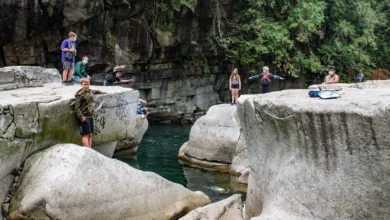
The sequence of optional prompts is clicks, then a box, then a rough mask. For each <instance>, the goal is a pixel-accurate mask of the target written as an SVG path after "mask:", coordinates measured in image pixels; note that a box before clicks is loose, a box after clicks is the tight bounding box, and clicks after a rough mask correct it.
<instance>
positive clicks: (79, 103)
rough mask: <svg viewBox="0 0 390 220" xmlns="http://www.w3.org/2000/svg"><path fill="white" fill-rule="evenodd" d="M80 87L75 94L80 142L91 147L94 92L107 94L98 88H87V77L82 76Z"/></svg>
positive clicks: (88, 83)
mask: <svg viewBox="0 0 390 220" xmlns="http://www.w3.org/2000/svg"><path fill="white" fill-rule="evenodd" d="M80 81H81V89H80V90H79V91H77V92H76V94H75V112H76V116H77V118H78V124H79V127H80V134H81V136H82V137H81V143H82V145H83V146H84V147H89V148H91V147H92V134H93V133H94V122H93V114H94V110H95V104H94V101H93V95H94V94H107V93H106V92H101V91H99V90H92V89H89V85H90V82H89V79H87V78H82V79H81V80H80Z"/></svg>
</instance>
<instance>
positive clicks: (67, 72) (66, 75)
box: [62, 69, 74, 82]
mask: <svg viewBox="0 0 390 220" xmlns="http://www.w3.org/2000/svg"><path fill="white" fill-rule="evenodd" d="M73 71H74V69H64V71H63V72H62V81H63V82H65V81H68V82H69V81H72V76H73Z"/></svg>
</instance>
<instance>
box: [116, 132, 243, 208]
mask: <svg viewBox="0 0 390 220" xmlns="http://www.w3.org/2000/svg"><path fill="white" fill-rule="evenodd" d="M190 130H191V126H189V125H160V124H157V125H156V124H150V125H149V129H148V130H147V132H146V133H145V135H144V137H143V139H142V142H141V143H140V145H139V148H138V152H137V155H135V156H125V157H119V158H117V159H119V160H121V161H123V162H125V163H127V164H129V165H131V166H132V167H134V168H136V169H140V170H143V171H152V172H154V173H157V174H159V175H160V176H162V177H164V178H165V179H168V180H170V181H172V182H175V183H178V184H181V185H183V186H185V187H187V188H188V189H190V190H192V191H197V190H199V191H202V192H204V193H205V194H206V195H208V196H209V197H210V199H211V200H212V201H213V202H215V201H219V200H222V199H225V198H227V197H229V196H230V195H232V194H235V193H238V190H237V182H236V179H237V178H235V177H232V176H230V175H229V174H227V173H220V172H218V171H212V170H205V169H200V168H194V167H190V166H188V165H186V164H184V163H182V162H180V161H179V160H178V158H177V154H178V152H179V149H180V147H181V146H182V144H183V143H184V142H186V141H188V137H189V133H190Z"/></svg>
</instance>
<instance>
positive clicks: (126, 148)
mask: <svg viewBox="0 0 390 220" xmlns="http://www.w3.org/2000/svg"><path fill="white" fill-rule="evenodd" d="M148 125H149V123H148V120H147V119H146V118H142V117H141V115H137V118H136V124H135V132H134V133H133V134H131V137H130V138H127V139H125V140H121V141H119V142H118V144H117V145H116V148H115V152H114V153H115V156H123V155H133V154H136V153H137V150H138V145H139V144H140V143H141V141H142V137H143V136H144V134H145V132H146V130H148Z"/></svg>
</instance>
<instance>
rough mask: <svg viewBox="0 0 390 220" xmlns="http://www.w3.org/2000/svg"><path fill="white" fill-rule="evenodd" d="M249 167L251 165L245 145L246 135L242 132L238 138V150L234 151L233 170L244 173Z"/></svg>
mask: <svg viewBox="0 0 390 220" xmlns="http://www.w3.org/2000/svg"><path fill="white" fill-rule="evenodd" d="M248 167H249V161H248V155H247V149H246V145H245V138H244V135H243V134H242V133H241V135H240V138H239V139H238V143H237V147H236V152H235V153H234V156H233V160H232V164H231V171H232V172H234V173H239V174H243V173H245V172H246V171H244V170H245V169H248ZM246 183H248V182H246Z"/></svg>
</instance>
